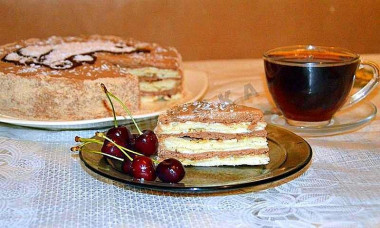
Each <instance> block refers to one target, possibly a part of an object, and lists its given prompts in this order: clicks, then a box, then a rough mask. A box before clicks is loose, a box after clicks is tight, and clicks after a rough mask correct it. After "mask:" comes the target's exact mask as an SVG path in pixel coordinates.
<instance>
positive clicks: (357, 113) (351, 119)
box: [265, 102, 377, 136]
mask: <svg viewBox="0 0 380 228" xmlns="http://www.w3.org/2000/svg"><path fill="white" fill-rule="evenodd" d="M376 113H377V108H376V106H375V105H374V104H373V103H371V102H360V103H358V104H356V105H354V106H352V107H349V108H346V109H343V110H341V111H339V112H337V113H336V114H335V115H334V117H333V118H332V120H331V121H330V123H329V124H327V125H325V126H318V127H309V126H308V127H305V126H293V125H289V124H288V123H287V122H286V120H285V118H284V117H283V116H282V115H280V114H273V113H266V114H267V115H265V120H266V121H267V123H270V124H273V125H275V126H279V127H283V128H286V129H288V130H290V131H292V132H294V133H296V134H298V135H301V136H325V135H336V134H342V133H346V132H350V131H354V130H357V129H358V128H359V127H361V126H363V125H365V124H366V123H368V122H370V121H371V120H372V119H374V118H375V117H376Z"/></svg>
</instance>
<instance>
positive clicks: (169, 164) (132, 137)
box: [101, 84, 185, 183]
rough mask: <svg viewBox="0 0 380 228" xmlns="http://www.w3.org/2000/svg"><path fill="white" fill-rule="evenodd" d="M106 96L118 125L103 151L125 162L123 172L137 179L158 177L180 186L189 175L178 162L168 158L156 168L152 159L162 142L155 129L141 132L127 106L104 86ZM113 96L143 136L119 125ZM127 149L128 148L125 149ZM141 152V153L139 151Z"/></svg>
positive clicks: (111, 131) (110, 133)
mask: <svg viewBox="0 0 380 228" xmlns="http://www.w3.org/2000/svg"><path fill="white" fill-rule="evenodd" d="M101 86H102V88H103V91H104V93H105V94H106V95H107V98H108V100H109V101H110V104H111V107H112V112H113V117H114V123H115V126H114V127H113V128H111V129H109V130H108V131H107V133H106V137H105V140H104V143H103V146H102V149H101V152H102V153H104V154H105V155H110V156H114V157H117V158H121V159H124V161H123V164H122V170H123V172H125V173H127V174H129V175H132V176H133V177H134V178H137V179H144V180H147V181H153V180H155V179H156V177H157V176H158V178H159V179H160V180H161V181H163V182H170V183H177V182H179V181H181V180H182V179H183V177H184V176H185V169H184V168H183V165H182V164H181V162H179V161H178V160H176V159H172V158H170V159H166V160H164V161H162V162H160V163H159V164H158V166H157V168H156V169H155V166H154V162H153V160H152V159H151V158H150V157H149V156H152V155H156V154H157V150H158V139H157V136H156V134H155V133H154V132H153V131H151V130H144V131H141V130H140V128H139V127H138V125H137V124H136V122H135V120H134V118H133V116H132V115H131V113H130V111H129V110H128V108H127V107H126V105H125V104H124V103H123V102H122V101H121V100H120V99H119V98H117V97H116V96H114V95H113V94H112V93H110V92H109V91H108V90H107V88H106V87H105V85H104V84H101ZM110 97H113V98H114V99H116V100H117V101H118V102H119V103H120V104H121V105H122V106H123V108H124V109H125V111H126V112H127V113H128V114H129V116H130V117H131V119H132V121H133V123H134V124H135V126H136V129H137V131H138V132H139V134H132V133H131V132H130V131H129V129H128V128H127V127H125V126H118V125H117V120H116V114H115V110H114V107H113V103H112V100H111V98H110ZM123 148H124V149H123ZM135 151H137V152H135Z"/></svg>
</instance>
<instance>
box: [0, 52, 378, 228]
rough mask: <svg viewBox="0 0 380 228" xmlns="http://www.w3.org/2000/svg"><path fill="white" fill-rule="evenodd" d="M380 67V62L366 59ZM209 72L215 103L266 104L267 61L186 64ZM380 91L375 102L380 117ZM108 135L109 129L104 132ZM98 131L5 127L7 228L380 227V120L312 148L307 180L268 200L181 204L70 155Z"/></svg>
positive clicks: (236, 194)
mask: <svg viewBox="0 0 380 228" xmlns="http://www.w3.org/2000/svg"><path fill="white" fill-rule="evenodd" d="M365 57H366V58H367V59H372V60H375V61H376V62H378V63H379V62H380V55H366V56H365ZM186 68H191V69H198V70H203V71H206V72H207V73H208V74H209V78H210V87H209V91H208V93H207V95H206V98H215V97H218V96H220V95H222V96H224V97H225V96H228V97H229V98H231V99H232V98H237V97H240V96H242V94H243V92H244V88H245V87H244V86H245V85H247V84H249V83H251V85H253V87H254V89H255V91H256V92H257V99H256V101H257V106H258V107H260V108H262V109H264V110H266V109H268V108H269V109H270V108H271V105H270V103H269V102H268V99H267V97H266V95H265V89H264V88H265V87H264V81H263V67H262V62H261V60H225V61H203V62H191V63H186ZM379 94H380V89H379V88H378V89H376V91H374V93H373V94H372V95H371V96H370V97H369V98H368V99H369V100H371V101H372V102H373V103H375V104H376V105H377V106H378V107H379V105H380V98H379V97H380V96H379ZM99 130H101V129H99ZM93 133H94V130H81V131H45V130H37V129H29V128H23V127H17V126H12V125H7V124H1V125H0V227H379V226H380V182H379V176H380V169H379V168H380V140H379V138H380V119H379V118H378V117H377V118H376V119H375V120H374V121H372V122H371V123H370V124H369V125H366V126H364V127H363V128H361V129H359V130H357V131H355V132H351V133H346V134H341V135H336V136H328V137H314V138H311V137H308V138H305V139H306V140H307V141H308V142H309V143H310V145H311V147H312V149H313V152H314V156H313V159H312V164H311V166H310V167H309V169H308V170H307V171H306V172H304V173H303V174H302V175H301V176H299V177H298V178H295V179H293V180H290V181H287V182H286V183H283V184H282V185H277V186H273V188H268V189H263V190H257V189H256V190H251V189H242V190H238V191H233V192H227V193H220V194H199V195H190V194H175V193H165V192H154V191H150V190H141V189H136V188H133V187H128V186H126V185H124V184H120V183H118V182H114V181H111V180H109V179H106V178H104V177H101V176H99V175H97V174H94V173H93V172H91V171H90V170H88V169H87V168H85V167H84V166H83V165H82V164H81V162H80V160H79V158H78V156H77V155H73V154H72V153H70V151H69V148H70V147H71V146H73V145H74V144H75V143H74V142H73V139H74V136H76V135H80V136H83V137H88V136H92V135H93Z"/></svg>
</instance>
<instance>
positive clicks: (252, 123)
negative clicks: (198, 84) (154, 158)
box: [155, 101, 269, 166]
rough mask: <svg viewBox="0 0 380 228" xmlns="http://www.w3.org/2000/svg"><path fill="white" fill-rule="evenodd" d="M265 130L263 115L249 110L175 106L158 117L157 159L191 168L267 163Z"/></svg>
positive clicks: (203, 103)
mask: <svg viewBox="0 0 380 228" xmlns="http://www.w3.org/2000/svg"><path fill="white" fill-rule="evenodd" d="M265 127H266V122H265V121H264V120H263V113H262V112H261V111H260V110H259V109H255V108H251V107H246V106H241V105H235V104H228V103H216V102H207V101H201V102H198V101H197V102H194V103H188V104H183V105H180V106H175V107H173V108H171V109H170V110H168V111H167V112H166V113H164V114H162V115H160V116H159V118H158V123H157V127H156V129H155V133H156V134H157V137H158V140H159V151H158V157H159V159H160V160H163V159H166V158H176V159H178V160H179V161H181V162H182V164H184V165H192V166H220V165H263V164H267V163H268V162H269V155H268V151H269V148H268V143H267V139H266V135H267V132H266V130H265Z"/></svg>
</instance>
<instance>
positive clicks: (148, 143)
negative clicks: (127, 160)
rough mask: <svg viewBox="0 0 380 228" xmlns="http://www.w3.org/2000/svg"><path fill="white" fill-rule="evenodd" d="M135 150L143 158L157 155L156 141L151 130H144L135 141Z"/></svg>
mask: <svg viewBox="0 0 380 228" xmlns="http://www.w3.org/2000/svg"><path fill="white" fill-rule="evenodd" d="M135 148H136V150H137V151H138V152H140V153H142V154H144V155H145V156H151V155H155V154H157V149H158V139H157V136H156V134H154V132H153V131H151V130H144V131H143V132H142V134H141V135H139V136H138V137H137V138H136V140H135Z"/></svg>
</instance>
